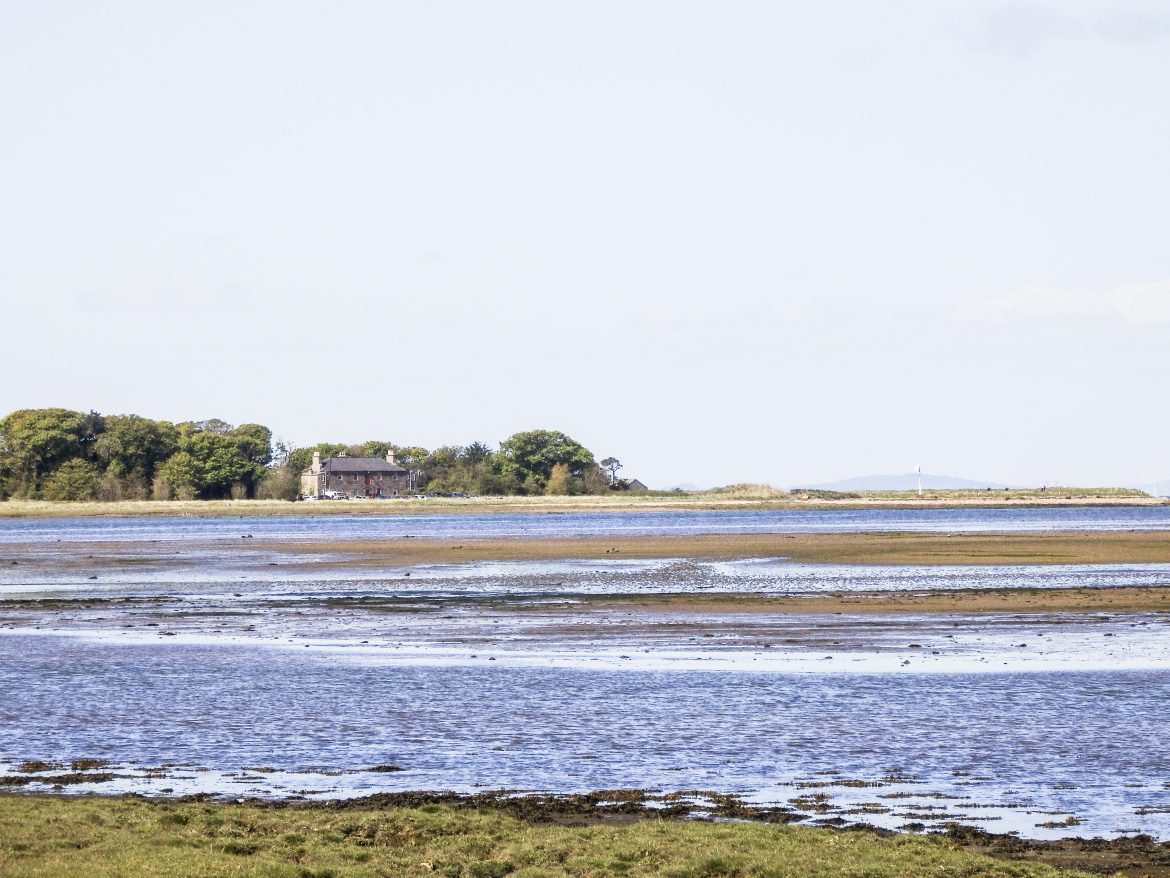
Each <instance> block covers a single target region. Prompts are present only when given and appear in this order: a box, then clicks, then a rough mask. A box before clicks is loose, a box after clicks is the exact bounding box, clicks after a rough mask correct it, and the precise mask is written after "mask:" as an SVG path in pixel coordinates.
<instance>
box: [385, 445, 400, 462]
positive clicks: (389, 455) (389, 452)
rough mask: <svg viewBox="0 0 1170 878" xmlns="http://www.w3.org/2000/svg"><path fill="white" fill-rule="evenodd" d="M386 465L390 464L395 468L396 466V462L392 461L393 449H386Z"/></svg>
mask: <svg viewBox="0 0 1170 878" xmlns="http://www.w3.org/2000/svg"><path fill="white" fill-rule="evenodd" d="M386 463H392V464H394V465H395V466H397V465H398V461H397V460H395V459H394V449H393V448H388V449H386Z"/></svg>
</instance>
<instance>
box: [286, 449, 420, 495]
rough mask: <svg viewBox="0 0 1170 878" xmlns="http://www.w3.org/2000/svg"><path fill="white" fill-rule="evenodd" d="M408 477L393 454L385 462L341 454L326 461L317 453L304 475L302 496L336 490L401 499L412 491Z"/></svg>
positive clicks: (375, 458)
mask: <svg viewBox="0 0 1170 878" xmlns="http://www.w3.org/2000/svg"><path fill="white" fill-rule="evenodd" d="M409 476H410V473H409V472H408V471H407V469H406V467H403V466H399V465H398V463H397V462H396V461H395V459H394V452H393V451H389V452H387V453H386V457H385V459H383V458H381V457H350V456H348V455H346V454H341V455H338V456H337V457H331V458H329V459H328V460H326V461H322V460H321V453H320V452H318V451H314V452H313V465H312V466H310V467H309V468H308V469H307V470H304V471H303V472H302V473H301V494H303V495H304V496H306V497H322V496H324V495H325V493H326V492H330V493H332V492H335V491H336V492H341V493H344V494H347V495H348V496H350V497H401V496H402V495H403V494H406V493H407V492H408V490H409Z"/></svg>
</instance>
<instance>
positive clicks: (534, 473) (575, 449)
mask: <svg viewBox="0 0 1170 878" xmlns="http://www.w3.org/2000/svg"><path fill="white" fill-rule="evenodd" d="M498 456H499V457H500V458H501V461H500V467H501V471H502V472H503V473H504V474H512V475H514V476H515V477H516V479H517V481H519V482H520V483H521V484H522V485H523V486H524V491H525V493H537V494H540V493H543V492H544V487H545V485H546V484H547V483H548V480H549V477H550V476H551V475H552V470H553V467H554V466H556V465H557V464H564V465H565V466H567V467H568V468H569V473H570V475H571V476H572V477H573V478H580V477H581V475H582V474H583V472H584V471H585V468H586V467H588V466H590V465H592V464H593V453H592V452H590V451H589V449H587V448H586V447H585V446H583V445H582V444H581V443H579V442H576V441H575V440H573V439H571V438H569V437H568V436H566V435H565V434H564V433H561V432H560V431H558V430H529V431H527V432H524V433H516V434H514V435H512V436H509V437H508V438H507V439H505V440H504V441H503V442H501V443H500V453H499V455H498Z"/></svg>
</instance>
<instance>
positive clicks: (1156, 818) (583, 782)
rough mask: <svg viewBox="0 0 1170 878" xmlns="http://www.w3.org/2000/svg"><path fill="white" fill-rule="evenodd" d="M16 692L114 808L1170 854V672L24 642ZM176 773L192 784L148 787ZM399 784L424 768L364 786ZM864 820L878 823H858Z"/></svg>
mask: <svg viewBox="0 0 1170 878" xmlns="http://www.w3.org/2000/svg"><path fill="white" fill-rule="evenodd" d="M30 681H35V685H30ZM0 692H3V693H5V694H4V697H3V700H2V702H0V753H3V754H4V755H5V756H6V757H7V761H8V762H9V763H14V762H16V761H17V760H19V759H22V758H44V757H45V756H52V757H54V758H60V759H66V758H77V757H88V758H102V759H107V760H110V761H112V762H114V763H115V764H116V765H118V766H119V769H118V773H120V774H125V775H131V777H124V778H121V779H119V780H116V781H114V782H112V783H110V784H104V785H94V788H95V789H104V790H106V791H111V790H115V789H135V790H141V791H154V792H164V791H169V792H173V793H176V794H178V793H182V792H188V791H193V790H201V789H212V790H214V791H216V792H220V793H227V794H230V795H241V796H242V795H256V794H260V795H272V794H278V795H292V794H299V795H305V796H310V797H333V796H343V795H360V794H365V793H370V792H374V791H382V790H408V789H451V790H464V791H471V790H475V789H481V788H484V787H487V788H492V789H497V788H510V789H516V790H551V791H558V792H564V791H573V790H577V791H586V790H594V789H614V788H622V787H656V788H660V789H665V790H687V789H696V790H721V791H735V792H739V793H741V794H743V795H744V796H745V797H746V798H748V799H750V800H752V801H756V802H776V803H788V802H789V801H790V800H792V799H795V798H797V797H799V796H811V795H816V794H828V795H829V797H830V798H829V799H828V800H826V801H823V802H821V803H817V805H816V807H815V808H814V807H812V800H806V801H805V803H804V804H805V805H807V806H809V807H808V810H809V813H810V816H811V817H813V818H824V817H833V816H835V815H838V814H842V813H844V815H845V817H846V819H850V820H865V821H868V822H875V823H879V824H883V825H892V826H900V825H903V824H905V823H907V822H912V821H917V822H925V823H927V824H928V825H934V824H937V823H939V822H941V821H943V820H946V819H960V820H962V821H963V822H973V823H976V824H978V825H982V826H984V827H985V828H987V829H990V830H992V831H1011V830H1014V831H1020V832H1021V833H1022V834H1025V835H1029V836H1035V837H1044V836H1046V835H1047V836H1052V835H1056V836H1060V835H1065V834H1068V833H1069V831H1070V830H1068V829H1067V828H1062V829H1060V830H1050V829H1043V828H1040V827H1038V826H1037V824H1040V823H1045V822H1049V821H1062V820H1064V819H1066V818H1067V817H1068V816H1070V815H1075V816H1076V818H1077V819H1079V820H1080V821H1081V823H1080V825H1079V826H1078V827H1077V829H1076V830H1075V831H1076V832H1077V833H1078V834H1089V835H1092V834H1103V835H1109V834H1113V833H1115V832H1134V831H1143V832H1148V833H1150V834H1152V835H1154V836H1156V837H1162V838H1168V837H1170V814H1168V813H1166V811H1170V746H1168V745H1167V743H1166V740H1165V735H1164V732H1165V720H1166V712H1165V704H1166V703H1167V699H1168V698H1170V672H1167V671H1158V672H1145V673H1135V672H1095V673H1037V674H1014V675H982V676H980V675H934V676H931V675H916V674H907V675H901V676H899V675H860V676H855V675H848V674H844V675H805V676H801V675H788V674H750V675H748V674H739V673H734V672H720V673H703V672H654V671H643V672H633V673H631V672H626V673H615V672H607V671H600V670H578V669H545V668H517V667H499V668H496V667H490V666H481V667H475V668H470V667H412V666H401V665H395V664H365V663H362V662H360V661H358V662H355V661H349V660H340V659H338V658H337V657H336V656H333V655H330V654H320V655H317V654H311V653H305V654H298V653H288V652H276V651H272V650H265V649H257V648H250V647H245V646H223V645H192V646H183V645H170V644H166V645H157V644H156V645H149V646H134V647H124V646H115V645H110V644H95V643H90V642H86V641H82V640H77V639H71V638H40V639H35V638H25V637H15V636H8V637H0ZM164 764H166V765H170V766H172V767H171V768H169V769H166V770H165V771H162V772H158V773H157V774H158V775H159V776H156V777H153V778H146V777H142V776H141V775H142V774H143V771H142V769H145V768H157V767H159V766H162V765H164ZM385 764H393V765H397V766H399V767H401V768H402V769H404V770H403V771H401V772H396V773H389V774H386V773H370V772H367V771H360V770H355V769H364V768H369V767H371V766H375V765H385ZM9 767H10V768H11V767H12V766H11V764H10V765H9ZM246 768H251V769H256V768H266V769H269V768H271V769H277V771H275V772H265V773H258V772H256V771H254V770H253V771H245V769H246ZM204 769H210V770H209V771H205V770H204ZM134 775H137V776H134ZM861 783H866V784H869V786H860V785H859V784H861ZM82 789H84V787H83V788H82ZM899 794H906V795H905V797H898V798H890V796H896V795H899ZM862 804H868V805H869V806H870V807H869V808H867V809H866V810H867V812H868V813H865V814H863V815H855V814H849V813H848V812H849V811H851V810H852V809H855V808H856V807H857V806H858V805H862ZM883 809H884V810H883ZM1159 809H1164V810H1162V811H1160V810H1159ZM914 815H919V816H918V817H915V816H914ZM923 815H926V816H927V817H928V819H922V816H923Z"/></svg>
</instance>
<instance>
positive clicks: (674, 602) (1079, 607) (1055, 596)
mask: <svg viewBox="0 0 1170 878" xmlns="http://www.w3.org/2000/svg"><path fill="white" fill-rule="evenodd" d="M573 606H574V607H576V608H578V609H580V610H582V611H583V610H598V611H600V610H622V609H624V610H627V611H631V610H646V611H650V612H655V613H664V614H669V613H678V614H688V615H692V614H697V615H700V616H701V615H706V614H725V613H737V614H738V613H760V614H778V615H779V614H809V615H840V614H849V615H871V614H873V615H891V616H900V615H926V614H936V613H938V614H943V613H945V614H956V615H977V614H981V613H991V614H1004V613H1010V614H1013V615H1019V614H1028V613H1045V614H1047V613H1103V614H1110V613H1149V612H1168V611H1170V587H1156V586H1155V587H1140V588H1108V589H1102V588H1070V589H1003V590H988V589H971V590H965V591H945V592H931V591H915V592H888V591H872V592H838V593H827V594H816V595H789V596H782V597H775V596H771V595H756V594H710V595H695V594H657V595H597V596H593V595H590V596H583V597H578V596H574V599H573ZM565 610H566V606H565V605H564V604H549V605H547V608H546V609H543V610H542V611H543V612H547V613H549V614H557V615H561V614H563V613H564V612H565ZM527 612H534V610H532V609H531V608H528V609H527Z"/></svg>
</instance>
